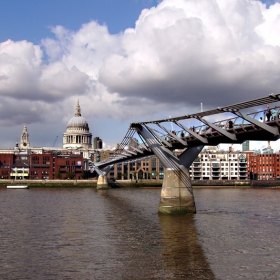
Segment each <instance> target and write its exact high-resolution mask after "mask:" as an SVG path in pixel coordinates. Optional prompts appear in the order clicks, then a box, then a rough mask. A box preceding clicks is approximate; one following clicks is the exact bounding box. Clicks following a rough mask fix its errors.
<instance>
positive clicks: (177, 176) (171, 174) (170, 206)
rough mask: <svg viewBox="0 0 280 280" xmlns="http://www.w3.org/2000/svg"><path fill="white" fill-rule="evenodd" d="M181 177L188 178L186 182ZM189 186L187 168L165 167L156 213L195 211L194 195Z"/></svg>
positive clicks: (187, 212) (168, 213) (169, 213)
mask: <svg viewBox="0 0 280 280" xmlns="http://www.w3.org/2000/svg"><path fill="white" fill-rule="evenodd" d="M182 178H188V179H189V180H187V182H186V180H184V179H182ZM186 184H187V185H188V186H186ZM187 187H188V188H187ZM191 188H192V186H191V181H190V177H189V171H188V170H187V169H184V170H177V171H175V170H172V169H165V171H164V179H163V184H162V190H161V198H160V203H159V208H158V213H159V214H166V215H185V214H191V213H196V207H195V202H194V196H193V194H192V193H191V192H190V190H189V189H191Z"/></svg>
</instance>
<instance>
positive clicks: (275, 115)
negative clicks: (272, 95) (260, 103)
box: [271, 107, 277, 121]
mask: <svg viewBox="0 0 280 280" xmlns="http://www.w3.org/2000/svg"><path fill="white" fill-rule="evenodd" d="M276 109H277V108H276V107H275V108H273V109H271V120H272V121H276V119H277V110H276Z"/></svg>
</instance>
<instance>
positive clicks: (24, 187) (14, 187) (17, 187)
mask: <svg viewBox="0 0 280 280" xmlns="http://www.w3.org/2000/svg"><path fill="white" fill-rule="evenodd" d="M7 189H28V186H7Z"/></svg>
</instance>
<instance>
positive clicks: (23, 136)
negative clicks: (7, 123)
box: [20, 124, 30, 149]
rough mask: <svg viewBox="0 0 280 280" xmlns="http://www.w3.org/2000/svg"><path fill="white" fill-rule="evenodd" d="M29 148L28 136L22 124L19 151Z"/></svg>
mask: <svg viewBox="0 0 280 280" xmlns="http://www.w3.org/2000/svg"><path fill="white" fill-rule="evenodd" d="M29 147H30V143H29V134H28V132H27V127H26V124H24V127H23V131H22V134H21V137H20V148H21V149H27V148H29Z"/></svg>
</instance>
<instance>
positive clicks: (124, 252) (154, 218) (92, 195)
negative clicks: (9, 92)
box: [0, 189, 280, 280]
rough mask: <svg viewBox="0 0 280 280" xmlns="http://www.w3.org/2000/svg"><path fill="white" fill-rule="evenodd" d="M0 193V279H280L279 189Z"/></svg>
mask: <svg viewBox="0 0 280 280" xmlns="http://www.w3.org/2000/svg"><path fill="white" fill-rule="evenodd" d="M194 193H195V199H196V206H197V214H196V215H189V216H182V217H171V216H158V214H157V209H158V203H159V198H160V189H110V190H108V191H97V190H95V189H29V190H6V189H0V213H1V215H0V279H80V280H82V279H233V280H234V279H280V276H278V274H280V273H279V271H280V266H279V264H280V249H279V234H280V204H279V202H280V190H276V189H218V190H215V189H195V190H194Z"/></svg>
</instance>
